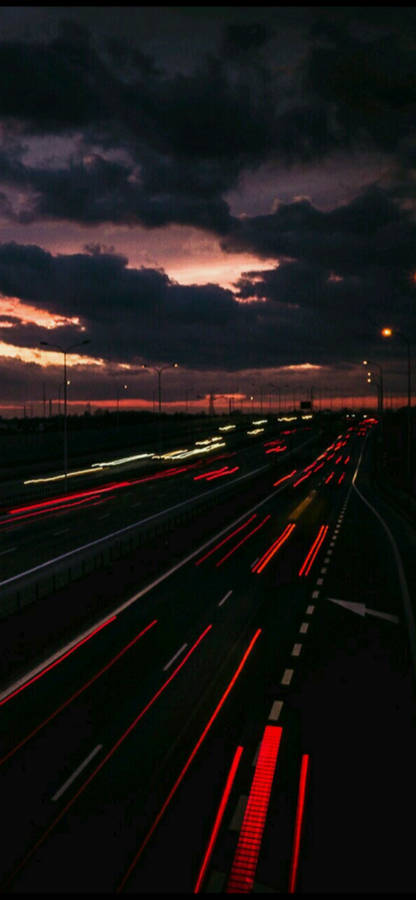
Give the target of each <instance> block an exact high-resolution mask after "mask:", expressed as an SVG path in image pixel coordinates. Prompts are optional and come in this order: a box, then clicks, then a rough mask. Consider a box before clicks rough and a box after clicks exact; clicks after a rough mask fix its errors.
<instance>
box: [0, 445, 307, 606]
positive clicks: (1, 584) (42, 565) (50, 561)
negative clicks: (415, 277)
mask: <svg viewBox="0 0 416 900" xmlns="http://www.w3.org/2000/svg"><path fill="white" fill-rule="evenodd" d="M311 440H312V438H308V440H307V441H304V442H303V444H299V446H298V447H296V448H295V449H296V450H300V449H301V448H302V447H305V446H306V444H309V443H310V442H311ZM291 453H292V451H290V452H289V453H288V454H287V456H290V455H291ZM268 468H269V466H268V465H265V466H259V467H258V468H257V469H253V470H252V471H251V472H246V473H245V474H244V475H238V477H237V478H233V479H232V484H237V482H239V481H243V480H244V479H245V478H250V477H251V476H252V475H257V473H258V472H263V471H265V470H266V469H268ZM228 484H230V482H228ZM289 484H291V482H290V481H286V482H285V484H282V485H281V486H280V487H279V488H278V489H277V491H272V493H271V494H268V495H267V497H264V499H263V500H260V502H259V503H256V504H255V505H254V506H252V507H251V509H249V510H246V512H245V513H243V515H242V516H239V518H238V519H235V521H234V522H231V524H230V525H227V527H226V528H223V530H222V531H219V532H218V534H215V535H214V536H213V537H212V538H210V540H209V541H207V542H206V543H205V544H203V545H202V546H201V547H198V549H197V550H194V552H193V553H191V554H190V555H189V556H187V557H186V558H185V559H183V560H181V561H180V562H179V563H177V565H176V566H174V567H173V568H172V569H169V571H168V572H165V573H164V574H163V575H162V576H161V577H160V578H158V579H157V580H156V581H154V582H153V583H152V584H151V585H149V587H147V588H145V592H147V591H148V590H151V589H152V588H153V587H155V585H156V584H159V583H160V581H164V579H165V578H168V577H169V575H171V574H172V573H173V572H176V570H177V569H180V568H181V567H182V566H184V565H185V564H186V563H187V562H189V560H190V559H193V557H194V556H197V555H198V553H201V552H202V550H205V547H209V545H210V544H212V543H213V541H215V540H216V539H217V538H219V537H221V535H223V534H225V532H226V531H228V530H229V529H230V528H233V527H234V525H238V523H239V522H241V521H242V519H244V518H245V517H246V516H248V515H250V513H252V512H253V510H255V509H259V507H260V506H263V505H264V504H265V503H267V502H268V500H271V499H272V498H273V497H276V496H277V494H280V493H281V492H282V491H283V490H285V488H286V487H287V486H288V485H289ZM223 489H224V485H219V486H218V487H216V488H212V489H211V490H209V491H204V492H203V493H201V494H196V495H195V496H194V497H190V498H188V499H187V500H181V502H180V503H175V504H174V506H169V507H167V508H166V509H162V510H159V512H157V513H153V514H152V515H151V516H147V518H146V519H140V520H139V521H138V522H132V523H131V525H126V526H125V527H124V528H119V529H118V530H117V531H112V532H110V533H109V534H106V535H104V536H103V537H101V538H97V539H96V540H95V541H89V542H88V544H83V545H82V546H81V547H75V548H74V550H68V552H67V553H61V555H60V556H55V557H54V558H53V559H48V560H46V562H43V563H40V564H39V565H37V566H33V567H32V568H31V569H26V571H25V572H19V574H18V575H13V576H12V577H11V578H6V579H5V580H4V581H0V587H4V585H5V584H10V583H11V582H12V581H17V580H18V578H23V577H24V576H25V575H31V574H32V573H33V572H38V571H40V570H41V569H45V568H47V566H50V565H52V564H53V563H56V562H60V561H61V560H62V559H68V557H70V556H74V555H75V554H76V553H80V552H81V550H87V549H89V548H90V547H94V546H96V545H97V544H101V543H103V541H107V540H109V539H110V538H112V537H118V536H119V535H122V534H125V533H126V532H127V531H130V530H131V529H132V528H137V527H138V526H139V525H146V523H147V522H151V521H153V519H157V518H160V517H161V516H163V515H165V514H166V513H168V512H173V510H175V509H179V508H180V507H182V506H186V505H187V504H189V503H193V502H194V501H195V500H199V499H200V498H201V497H207V496H208V495H210V494H216V493H218V492H219V491H221V490H223ZM22 527H23V526H22V525H20V526H18V528H20V529H21V528H22ZM18 528H15V531H17V530H18ZM141 596H143V592H142V591H141V592H140V593H139V594H136V595H135V596H134V597H132V598H131V600H130V601H129V602H128V604H127V605H129V603H130V602H131V603H134V602H135V601H136V600H138V599H139V597H141ZM125 608H126V604H123V606H122V607H119V608H118V610H117V612H121V611H122V609H125Z"/></svg>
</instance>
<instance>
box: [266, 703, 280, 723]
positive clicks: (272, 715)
mask: <svg viewBox="0 0 416 900" xmlns="http://www.w3.org/2000/svg"><path fill="white" fill-rule="evenodd" d="M282 708H283V700H275V701H274V703H273V705H272V708H271V710H270V712H269V722H277V720H278V718H279V716H280V713H281V712H282Z"/></svg>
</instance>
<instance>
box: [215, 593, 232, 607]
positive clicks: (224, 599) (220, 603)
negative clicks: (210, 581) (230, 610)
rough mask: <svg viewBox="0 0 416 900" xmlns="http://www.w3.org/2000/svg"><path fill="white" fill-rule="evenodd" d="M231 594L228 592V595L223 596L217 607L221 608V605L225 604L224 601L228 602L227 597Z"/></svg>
mask: <svg viewBox="0 0 416 900" xmlns="http://www.w3.org/2000/svg"><path fill="white" fill-rule="evenodd" d="M231 594H232V591H228V593H227V594H225V597H223V598H222V600H220V602H219V604H218V606H222V604H223V603H225V601H226V600H228V597H230V596H231Z"/></svg>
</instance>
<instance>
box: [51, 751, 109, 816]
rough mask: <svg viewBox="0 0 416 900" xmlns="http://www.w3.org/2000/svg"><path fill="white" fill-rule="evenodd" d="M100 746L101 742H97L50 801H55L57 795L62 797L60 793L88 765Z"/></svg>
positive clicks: (57, 798) (57, 797)
mask: <svg viewBox="0 0 416 900" xmlns="http://www.w3.org/2000/svg"><path fill="white" fill-rule="evenodd" d="M102 746H103V745H102V744H97V746H96V747H95V748H94V750H93V751H92V752H91V753H90V754H89V756H87V758H86V759H84V762H82V763H81V765H80V766H78V768H77V769H75V772H73V773H72V775H71V776H70V777H69V778H68V779H67V781H66V782H65V784H63V785H62V787H61V788H59V791H57V792H56V794H54V795H53V797H52V803H55V800H59V797H62V794H63V793H64V791H66V789H67V788H68V787H69V785H70V784H72V782H73V781H75V778H76V777H77V775H79V773H80V772H82V770H83V769H85V766H87V765H88V763H89V762H90V761H91V760H92V758H93V757H94V756H96V754H97V753H98V752H99V751H100V750H102Z"/></svg>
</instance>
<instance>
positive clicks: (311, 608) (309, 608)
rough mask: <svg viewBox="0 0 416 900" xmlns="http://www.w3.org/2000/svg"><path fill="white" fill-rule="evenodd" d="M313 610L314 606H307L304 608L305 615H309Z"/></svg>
mask: <svg viewBox="0 0 416 900" xmlns="http://www.w3.org/2000/svg"><path fill="white" fill-rule="evenodd" d="M314 611H315V607H314V606H308V607H307V609H306V615H307V616H311V615H312V613H313V612H314Z"/></svg>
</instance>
